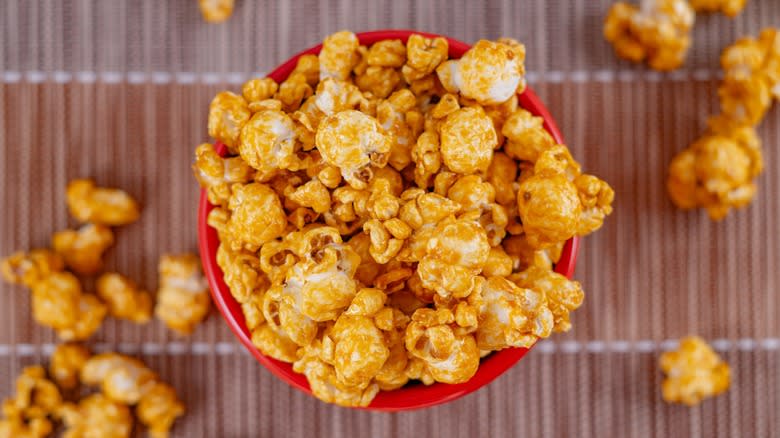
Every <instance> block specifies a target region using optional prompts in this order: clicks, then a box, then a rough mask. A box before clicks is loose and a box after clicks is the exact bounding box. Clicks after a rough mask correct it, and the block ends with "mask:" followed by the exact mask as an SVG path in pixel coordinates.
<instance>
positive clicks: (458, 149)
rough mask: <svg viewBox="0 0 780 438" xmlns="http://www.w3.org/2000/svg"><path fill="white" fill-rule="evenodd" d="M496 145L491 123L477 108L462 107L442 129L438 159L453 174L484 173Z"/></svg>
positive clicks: (449, 117) (494, 132) (448, 118)
mask: <svg viewBox="0 0 780 438" xmlns="http://www.w3.org/2000/svg"><path fill="white" fill-rule="evenodd" d="M497 145H498V139H497V138H496V131H495V129H493V122H492V121H491V120H490V117H488V116H487V114H485V111H484V110H482V109H481V108H479V107H469V108H461V109H459V110H457V111H455V112H454V113H452V114H450V115H449V116H447V118H446V120H445V121H444V124H443V125H442V127H441V157H442V161H443V162H444V164H445V165H446V166H447V167H448V168H449V169H450V170H452V171H453V172H456V173H460V174H469V173H475V172H484V171H486V170H487V168H488V167H489V166H490V161H491V160H492V159H493V149H495V148H496V146H497Z"/></svg>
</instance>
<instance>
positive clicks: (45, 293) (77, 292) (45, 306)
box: [32, 272, 82, 330]
mask: <svg viewBox="0 0 780 438" xmlns="http://www.w3.org/2000/svg"><path fill="white" fill-rule="evenodd" d="M81 295H82V291H81V283H79V280H78V278H76V277H75V276H74V275H73V274H71V273H69V272H55V273H52V274H51V275H49V276H47V277H46V278H44V279H43V280H41V281H39V282H38V283H36V284H35V285H34V286H33V288H32V313H33V318H34V319H35V321H36V322H37V323H38V324H41V325H45V326H47V327H51V328H53V329H55V330H64V329H68V328H71V327H73V326H74V325H75V324H76V322H77V321H78V319H79V314H80V312H79V300H80V298H81Z"/></svg>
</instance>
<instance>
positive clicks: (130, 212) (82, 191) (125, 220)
mask: <svg viewBox="0 0 780 438" xmlns="http://www.w3.org/2000/svg"><path fill="white" fill-rule="evenodd" d="M66 197H67V201H68V209H69V210H70V214H71V215H72V216H73V217H74V218H76V220H78V221H79V222H92V223H94V224H99V225H108V226H119V225H128V224H131V223H133V222H135V221H136V220H138V217H139V215H140V210H139V208H138V203H136V201H135V199H133V198H132V197H131V196H130V195H128V194H127V193H126V192H124V191H122V190H119V189H110V188H103V187H97V186H95V182H94V181H92V180H89V179H76V180H73V181H71V182H70V183H69V184H68V188H67V190H66Z"/></svg>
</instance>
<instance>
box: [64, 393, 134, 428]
mask: <svg viewBox="0 0 780 438" xmlns="http://www.w3.org/2000/svg"><path fill="white" fill-rule="evenodd" d="M59 415H60V416H61V417H62V420H63V422H64V423H65V426H66V429H65V431H64V432H63V434H62V436H63V437H64V438H81V437H98V436H99V437H105V438H125V437H129V436H130V434H131V432H132V430H133V415H132V413H131V412H130V408H128V407H127V406H126V405H124V404H122V403H119V402H116V401H113V400H111V399H110V398H108V397H106V396H105V395H103V394H100V393H96V394H91V395H88V396H86V397H84V398H83V399H81V400H79V402H78V404H77V405H74V404H70V403H68V404H66V405H64V406H63V407H62V408H61V409H60V412H59Z"/></svg>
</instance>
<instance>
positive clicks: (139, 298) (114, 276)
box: [95, 272, 152, 323]
mask: <svg viewBox="0 0 780 438" xmlns="http://www.w3.org/2000/svg"><path fill="white" fill-rule="evenodd" d="M95 290H96V293H97V296H99V297H100V298H101V299H102V300H103V302H104V303H105V304H106V307H108V313H109V314H110V315H111V316H113V317H114V318H121V319H127V320H130V321H133V322H135V323H145V322H147V321H149V320H150V319H151V318H152V296H151V295H149V292H147V291H145V290H142V289H141V288H139V287H138V285H137V284H135V282H134V281H132V280H130V279H129V278H127V277H125V276H123V275H121V274H118V273H116V272H108V273H105V274H103V275H101V276H100V277H99V278H98V279H97V282H96V283H95Z"/></svg>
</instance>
